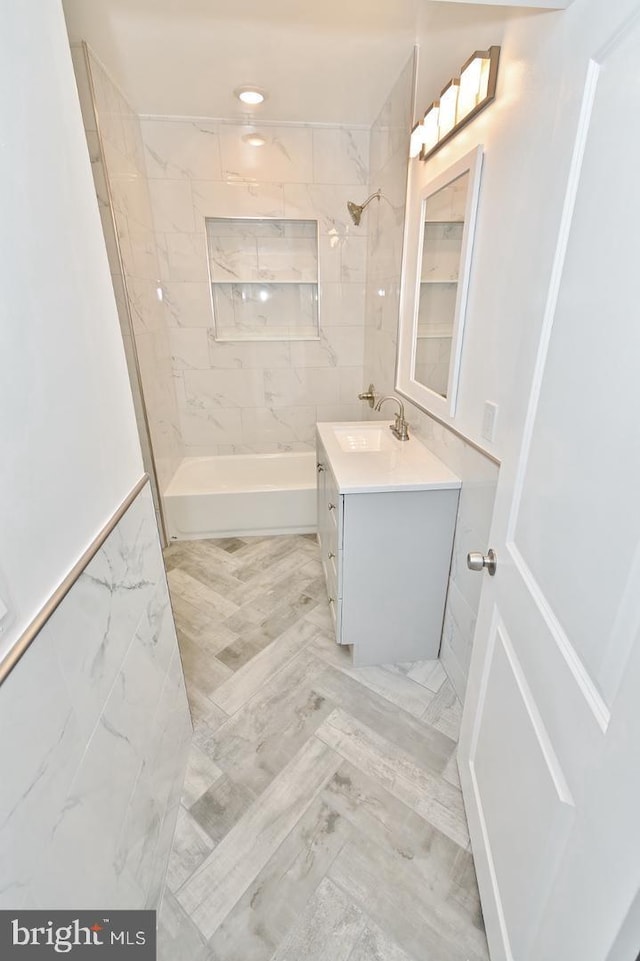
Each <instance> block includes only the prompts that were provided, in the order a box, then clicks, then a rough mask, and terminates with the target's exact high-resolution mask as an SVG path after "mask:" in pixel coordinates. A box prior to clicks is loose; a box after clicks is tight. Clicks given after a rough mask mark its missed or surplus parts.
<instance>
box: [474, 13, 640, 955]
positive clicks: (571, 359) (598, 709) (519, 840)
mask: <svg viewBox="0 0 640 961" xmlns="http://www.w3.org/2000/svg"><path fill="white" fill-rule="evenodd" d="M611 23H612V36H611V37H610V39H609V40H608V41H607V43H606V44H605V45H604V46H603V47H602V48H601V49H600V50H599V51H594V52H593V54H592V57H593V59H592V61H591V63H590V64H589V65H588V70H587V74H586V76H587V79H586V86H585V93H584V103H583V110H582V116H581V122H580V127H579V131H578V136H577V139H576V145H575V153H574V158H573V168H572V173H571V177H570V182H569V187H568V192H567V198H566V204H565V209H564V216H563V223H562V227H561V230H560V237H559V241H558V250H557V255H556V262H555V267H554V271H553V275H552V280H551V285H550V289H549V293H548V303H547V310H546V315H545V319H544V324H543V332H542V337H541V342H540V346H539V353H538V361H537V365H536V370H535V374H534V378H533V384H532V389H531V396H530V403H529V409H528V414H527V419H526V428H525V431H524V436H523V438H521V439H518V442H517V447H516V446H515V445H516V442H515V441H514V448H513V449H512V450H511V451H507V452H506V454H507V456H505V459H504V462H503V469H502V472H501V478H500V483H499V488H498V495H497V500H496V514H495V518H494V527H493V532H492V539H491V543H490V544H487V545H478V547H479V548H482V549H484V550H485V552H486V548H487V547H493V548H494V549H495V550H496V552H497V555H498V567H497V573H496V575H495V577H490V576H489V575H488V574H487V573H483V574H479V575H478V576H482V577H483V578H484V580H485V583H484V585H483V596H482V604H481V611H480V616H479V620H478V629H477V632H476V642H475V648H474V656H473V661H472V666H471V674H470V680H469V686H468V692H467V700H466V704H465V714H464V720H463V729H462V735H461V741H460V763H461V776H462V779H463V790H464V796H465V803H466V806H467V812H468V816H469V822H470V830H471V837H472V843H473V851H474V855H475V858H476V866H477V872H478V879H479V884H480V890H481V895H482V904H483V910H484V913H485V921H486V927H487V934H488V938H489V945H490V951H491V958H492V961H499V959H503V958H513V959H515V961H606V959H607V958H613V957H614V956H615V958H616V961H625V959H626V961H635V959H636V956H637V955H638V952H639V951H640V943H636V944H634V943H633V942H634V939H633V938H629V937H628V936H627V934H628V932H629V931H631V930H637V924H635V923H634V920H633V912H637V910H638V904H639V902H638V900H637V897H636V896H637V893H638V891H639V890H640V66H639V65H640V13H636V14H634V16H633V17H632V19H631V21H629V22H627V23H626V24H624V25H623V26H622V29H618V30H617V31H616V32H615V33H613V28H614V26H618V27H619V26H620V25H616V24H615V22H614V19H613V18H612V21H611ZM585 66H586V65H585ZM629 942H630V943H629ZM623 943H624V945H625V947H624V951H622V948H621V945H623Z"/></svg>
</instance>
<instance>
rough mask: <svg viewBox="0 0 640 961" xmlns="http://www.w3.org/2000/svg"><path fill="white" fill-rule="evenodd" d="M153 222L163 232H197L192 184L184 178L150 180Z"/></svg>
mask: <svg viewBox="0 0 640 961" xmlns="http://www.w3.org/2000/svg"><path fill="white" fill-rule="evenodd" d="M149 194H150V200H151V209H152V210H153V222H154V224H155V228H156V230H158V231H160V232H162V233H165V232H166V233H172V232H173V233H195V229H196V228H195V218H194V216H193V204H192V202H191V185H190V184H189V183H188V181H184V180H150V181H149Z"/></svg>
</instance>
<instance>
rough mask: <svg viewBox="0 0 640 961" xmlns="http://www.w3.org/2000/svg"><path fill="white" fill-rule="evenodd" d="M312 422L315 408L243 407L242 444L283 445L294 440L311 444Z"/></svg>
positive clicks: (313, 424)
mask: <svg viewBox="0 0 640 961" xmlns="http://www.w3.org/2000/svg"><path fill="white" fill-rule="evenodd" d="M315 422H316V408H315V407H277V408H275V409H272V408H268V407H256V408H250V407H249V408H244V409H243V410H242V443H243V444H245V445H248V446H251V447H255V446H256V445H263V444H275V445H277V447H282V446H287V445H290V444H292V443H296V442H297V443H303V444H309V445H313V442H314V436H315Z"/></svg>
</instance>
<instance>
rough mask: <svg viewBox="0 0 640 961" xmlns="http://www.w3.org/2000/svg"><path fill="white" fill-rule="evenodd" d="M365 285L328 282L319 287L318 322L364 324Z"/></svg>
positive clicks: (352, 325)
mask: <svg viewBox="0 0 640 961" xmlns="http://www.w3.org/2000/svg"><path fill="white" fill-rule="evenodd" d="M365 293H366V287H365V285H364V284H355V283H349V284H341V283H333V282H331V283H329V282H327V281H326V278H325V279H324V280H323V282H322V284H321V288H320V322H321V324H322V325H326V326H327V327H337V326H339V325H346V326H349V327H357V326H364V307H365Z"/></svg>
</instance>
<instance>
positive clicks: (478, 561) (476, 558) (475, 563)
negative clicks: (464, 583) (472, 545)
mask: <svg viewBox="0 0 640 961" xmlns="http://www.w3.org/2000/svg"><path fill="white" fill-rule="evenodd" d="M467 567H468V568H469V570H470V571H482V570H485V569H486V570H487V571H488V572H489V574H491V576H492V577H493V575H494V574H495V572H496V568H497V567H498V556H497V554H496V552H495V551H494V550H489V552H488V553H487V554H481V553H480V551H471V552H470V553H469V554H467Z"/></svg>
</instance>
